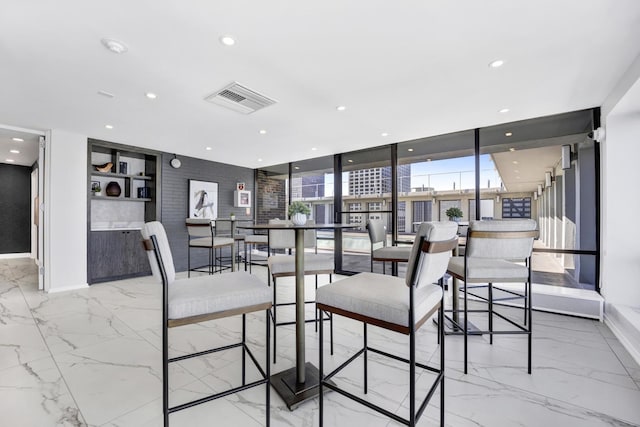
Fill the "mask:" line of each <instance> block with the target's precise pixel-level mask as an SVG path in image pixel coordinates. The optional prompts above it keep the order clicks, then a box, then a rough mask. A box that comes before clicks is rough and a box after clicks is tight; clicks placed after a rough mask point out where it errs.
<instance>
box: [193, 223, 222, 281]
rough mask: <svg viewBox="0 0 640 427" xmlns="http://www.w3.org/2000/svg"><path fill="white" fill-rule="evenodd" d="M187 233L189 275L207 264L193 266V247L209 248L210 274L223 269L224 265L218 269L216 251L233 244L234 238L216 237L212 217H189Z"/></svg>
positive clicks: (208, 269)
mask: <svg viewBox="0 0 640 427" xmlns="http://www.w3.org/2000/svg"><path fill="white" fill-rule="evenodd" d="M186 225H187V233H188V234H189V249H188V252H187V269H188V273H187V275H188V277H191V272H192V271H200V272H202V269H203V268H204V267H205V266H200V267H194V268H191V249H194V248H195V249H197V248H200V249H207V250H208V251H209V264H208V265H207V266H206V267H207V272H208V273H209V274H213V273H214V272H216V271H221V270H222V267H221V268H220V269H219V270H216V265H217V260H218V257H217V256H216V251H217V250H218V249H221V248H224V247H225V246H229V247H231V246H233V242H234V240H233V238H231V237H216V236H214V233H213V227H212V224H211V220H210V219H206V218H187V219H186Z"/></svg>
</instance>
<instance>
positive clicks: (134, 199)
mask: <svg viewBox="0 0 640 427" xmlns="http://www.w3.org/2000/svg"><path fill="white" fill-rule="evenodd" d="M91 200H108V201H110V202H150V201H151V199H147V198H144V199H143V198H138V197H120V196H118V197H111V196H91Z"/></svg>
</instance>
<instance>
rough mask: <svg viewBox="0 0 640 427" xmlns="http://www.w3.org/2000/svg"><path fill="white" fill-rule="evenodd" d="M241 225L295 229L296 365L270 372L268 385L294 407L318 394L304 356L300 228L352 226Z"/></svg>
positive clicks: (316, 376)
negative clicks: (272, 373)
mask: <svg viewBox="0 0 640 427" xmlns="http://www.w3.org/2000/svg"><path fill="white" fill-rule="evenodd" d="M237 227H238V228H241V229H250V230H283V229H284V230H286V229H290V230H291V231H292V232H295V244H296V253H295V267H296V366H295V367H293V368H290V369H287V370H285V371H282V372H278V373H277V374H274V375H272V376H271V385H272V386H273V388H274V389H275V390H276V392H277V393H278V394H279V395H280V397H282V399H283V400H284V401H285V403H286V404H287V407H288V408H289V410H294V409H295V408H296V407H297V406H298V405H300V404H301V403H302V402H304V401H306V400H308V399H311V398H313V397H315V396H317V394H318V381H319V374H318V368H316V367H315V366H314V365H313V364H312V363H311V362H307V361H306V356H305V310H304V308H305V304H304V301H305V298H304V231H305V230H340V229H345V228H353V227H354V226H353V225H348V224H330V223H329V224H305V225H290V224H254V225H240V224H238V225H237Z"/></svg>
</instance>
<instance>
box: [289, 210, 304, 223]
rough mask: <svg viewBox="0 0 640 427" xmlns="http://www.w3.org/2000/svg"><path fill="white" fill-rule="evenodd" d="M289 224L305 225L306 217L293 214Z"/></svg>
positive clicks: (301, 214) (300, 214)
mask: <svg viewBox="0 0 640 427" xmlns="http://www.w3.org/2000/svg"><path fill="white" fill-rule="evenodd" d="M291 222H293V225H305V224H306V223H307V216H306V215H305V214H303V213H295V214H293V215H292V216H291Z"/></svg>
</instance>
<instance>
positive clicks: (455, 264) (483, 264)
mask: <svg viewBox="0 0 640 427" xmlns="http://www.w3.org/2000/svg"><path fill="white" fill-rule="evenodd" d="M467 263H468V265H467V268H468V270H469V274H468V275H467V281H468V282H469V283H474V282H475V283H494V282H526V281H527V278H528V276H529V270H528V269H527V267H525V266H524V265H521V264H515V263H513V262H509V261H505V260H500V259H483V258H468V259H467ZM448 271H449V272H451V273H453V274H455V275H457V276H460V277H464V257H461V256H459V257H453V258H451V259H450V260H449V267H448Z"/></svg>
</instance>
